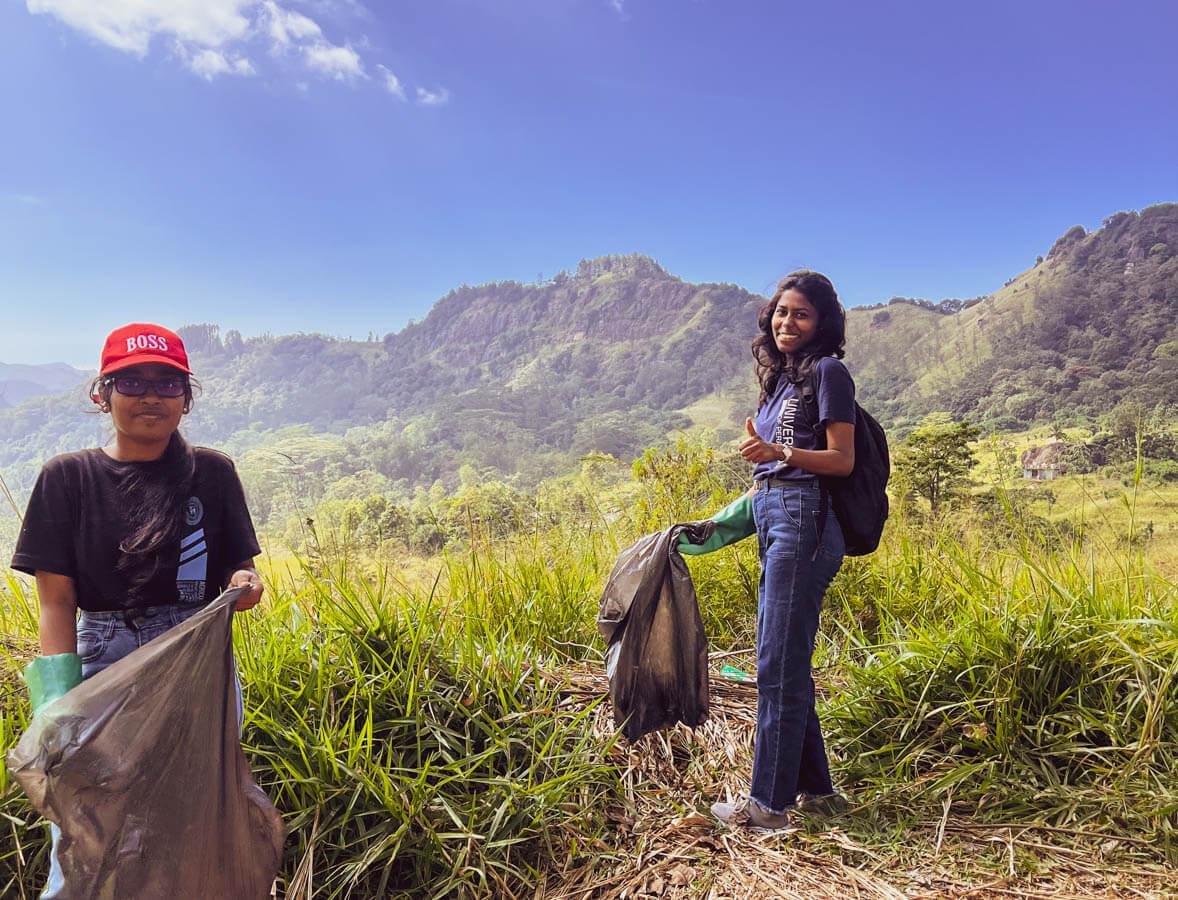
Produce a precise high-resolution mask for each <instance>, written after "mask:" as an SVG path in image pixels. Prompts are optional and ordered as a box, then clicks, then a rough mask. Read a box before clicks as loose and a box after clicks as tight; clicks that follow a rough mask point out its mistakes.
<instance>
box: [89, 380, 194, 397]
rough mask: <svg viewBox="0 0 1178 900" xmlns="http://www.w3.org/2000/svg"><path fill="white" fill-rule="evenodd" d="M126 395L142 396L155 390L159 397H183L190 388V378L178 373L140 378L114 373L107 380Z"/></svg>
mask: <svg viewBox="0 0 1178 900" xmlns="http://www.w3.org/2000/svg"><path fill="white" fill-rule="evenodd" d="M106 383H107V384H110V385H114V389H115V390H116V391H118V392H119V393H120V394H122V395H123V396H124V397H142V396H143V395H144V394H146V393H147V392H148V391H153V392H154V393H155V395H156V396H157V397H183V396H184V393H185V391H187V390H188V379H187V378H184V377H182V376H178V375H170V376H168V377H167V378H140V377H138V376H136V375H114V376H112V377H110V378H108V379H107V380H106Z"/></svg>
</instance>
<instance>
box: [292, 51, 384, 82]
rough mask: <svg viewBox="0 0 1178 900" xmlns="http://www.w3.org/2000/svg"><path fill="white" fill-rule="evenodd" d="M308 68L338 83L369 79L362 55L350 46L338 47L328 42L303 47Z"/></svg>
mask: <svg viewBox="0 0 1178 900" xmlns="http://www.w3.org/2000/svg"><path fill="white" fill-rule="evenodd" d="M303 58H304V59H305V60H306V63H307V67H308V68H311V69H314V70H315V71H316V72H319V73H320V74H322V75H326V76H328V77H329V78H334V79H335V80H336V81H351V80H352V79H354V78H367V77H368V75H367V74H366V73H365V72H364V64H363V63H362V62H361V61H360V54H359V53H357V52H356V51H355V50H353V49H352V48H351V47H350V46H345V47H337V46H336V45H335V44H329V43H327V42H326V41H324V42H321V43H318V44H311V45H310V46H305V47H303Z"/></svg>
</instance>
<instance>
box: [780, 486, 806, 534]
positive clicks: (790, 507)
mask: <svg viewBox="0 0 1178 900" xmlns="http://www.w3.org/2000/svg"><path fill="white" fill-rule="evenodd" d="M778 499H779V501H780V502H781V514H782V515H783V516H785V521H786V522H787V523H788V524H790V525H792V526H793V527H794V528H801V527H802V492H801V491H799V490H791V489H789V488H783V489H782V490H780V491H778Z"/></svg>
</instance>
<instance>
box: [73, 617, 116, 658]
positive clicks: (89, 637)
mask: <svg viewBox="0 0 1178 900" xmlns="http://www.w3.org/2000/svg"><path fill="white" fill-rule="evenodd" d="M113 624H114V622H113V620H111V621H110V622H97V623H91V622H85V621H83V622H81V623H79V624H78V656H80V657H81V658H82V664H83V665H85V664H86V663H92V662H97V661H98V660H99V659H101V658H102V654H103V653H105V652H106V646H107V644H108V643H110V638H111V634H112V633H113V631H114V629H113V628H112V625H113Z"/></svg>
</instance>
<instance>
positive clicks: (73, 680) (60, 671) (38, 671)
mask: <svg viewBox="0 0 1178 900" xmlns="http://www.w3.org/2000/svg"><path fill="white" fill-rule="evenodd" d="M24 675H25V684H27V685H28V686H29V701H30V702H31V703H32V704H33V715H34V716H35V715H36V714H37V713H38V712H40V711H41V710H42V709H44V708H45V707H46V706H48V705H49V704H50V703H52V702H53V701H54V700H56V699H57V698H58V697H64V696H65V695H66V694H67V693H68V692H69V690H70V689H71V688H75V687H77V686H78V685H79V684H81V683H82V657H80V656H78V654H76V653H55V654H54V655H53V656H38V657H37V658H36V659H34V660H33V661H32V662H31V663H29V664H28V665H27V666H26V667H25V672H24Z"/></svg>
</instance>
